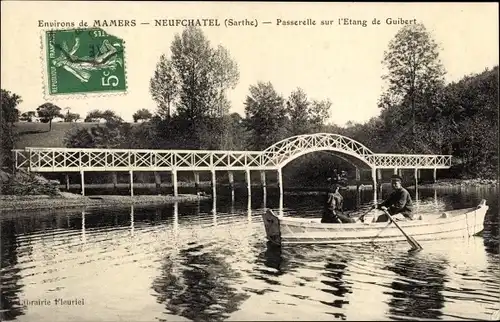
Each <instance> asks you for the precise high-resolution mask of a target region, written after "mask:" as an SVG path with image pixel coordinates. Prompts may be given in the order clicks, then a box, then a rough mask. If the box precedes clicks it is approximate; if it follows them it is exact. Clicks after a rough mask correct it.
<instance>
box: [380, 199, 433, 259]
mask: <svg viewBox="0 0 500 322" xmlns="http://www.w3.org/2000/svg"><path fill="white" fill-rule="evenodd" d="M383 211H384V213H385V214H386V215H387V216H388V217H389V219H390V220H391V221H392V222H393V223H394V225H396V227H398V229H399V230H401V232H402V233H403V235H405V237H406V240H407V241H408V243H409V244H410V245H411V247H412V249H411V250H410V251H421V250H422V249H424V248H423V247H422V246H420V244H419V243H418V242H417V241H416V240H415V238H413V237H411V236H409V235H408V234H407V233H406V232H405V231H404V230H403V228H401V226H399V224H398V223H397V222H396V220H394V218H392V216H391V215H390V214H389V212H388V211H387V210H385V209H384V210H383Z"/></svg>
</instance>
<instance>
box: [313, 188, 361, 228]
mask: <svg viewBox="0 0 500 322" xmlns="http://www.w3.org/2000/svg"><path fill="white" fill-rule="evenodd" d="M329 181H330V180H329ZM339 188H340V186H339V185H338V184H336V183H333V184H331V185H330V187H329V188H328V194H327V196H326V202H325V209H324V210H323V216H322V218H321V222H322V223H353V222H355V221H354V219H352V218H350V217H348V216H346V215H344V214H343V213H342V212H343V210H342V208H343V203H344V197H342V195H341V194H340V192H339Z"/></svg>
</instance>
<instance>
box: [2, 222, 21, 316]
mask: <svg viewBox="0 0 500 322" xmlns="http://www.w3.org/2000/svg"><path fill="white" fill-rule="evenodd" d="M1 233H2V235H1V236H2V242H1V248H0V250H1V251H0V254H1V255H2V259H1V263H2V268H1V269H2V284H1V285H2V287H1V290H0V291H1V301H0V320H2V321H8V320H14V319H15V317H16V316H18V315H21V314H24V313H23V307H22V306H21V303H20V299H19V293H20V291H21V289H22V287H23V284H22V282H21V275H20V271H21V269H20V268H18V267H17V265H18V256H17V253H18V251H17V245H18V241H17V234H16V233H17V231H16V227H15V223H14V220H8V221H3V222H2V223H1Z"/></svg>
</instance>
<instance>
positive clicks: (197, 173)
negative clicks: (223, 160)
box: [194, 171, 200, 194]
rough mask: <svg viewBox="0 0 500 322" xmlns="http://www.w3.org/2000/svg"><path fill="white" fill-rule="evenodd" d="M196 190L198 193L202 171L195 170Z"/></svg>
mask: <svg viewBox="0 0 500 322" xmlns="http://www.w3.org/2000/svg"><path fill="white" fill-rule="evenodd" d="M194 190H195V192H196V194H198V192H199V191H200V173H199V172H198V171H195V172H194Z"/></svg>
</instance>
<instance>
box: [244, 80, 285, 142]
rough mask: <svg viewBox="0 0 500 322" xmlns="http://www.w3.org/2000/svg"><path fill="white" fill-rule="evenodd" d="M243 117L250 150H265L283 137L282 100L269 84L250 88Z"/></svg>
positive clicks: (283, 112)
mask: <svg viewBox="0 0 500 322" xmlns="http://www.w3.org/2000/svg"><path fill="white" fill-rule="evenodd" d="M245 115H246V120H245V121H246V122H245V125H246V127H247V129H248V130H249V131H250V133H251V138H250V142H249V143H250V146H251V148H252V149H256V150H262V149H265V148H267V147H269V146H270V145H272V144H273V143H276V142H277V141H279V140H281V139H283V138H284V137H285V135H286V130H285V128H284V125H285V122H286V110H285V106H284V99H283V98H282V97H281V96H280V95H279V94H278V93H277V92H276V90H275V89H274V87H273V85H272V84H271V83H270V82H268V83H263V82H259V83H257V85H252V86H250V94H249V95H248V96H247V98H246V101H245Z"/></svg>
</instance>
